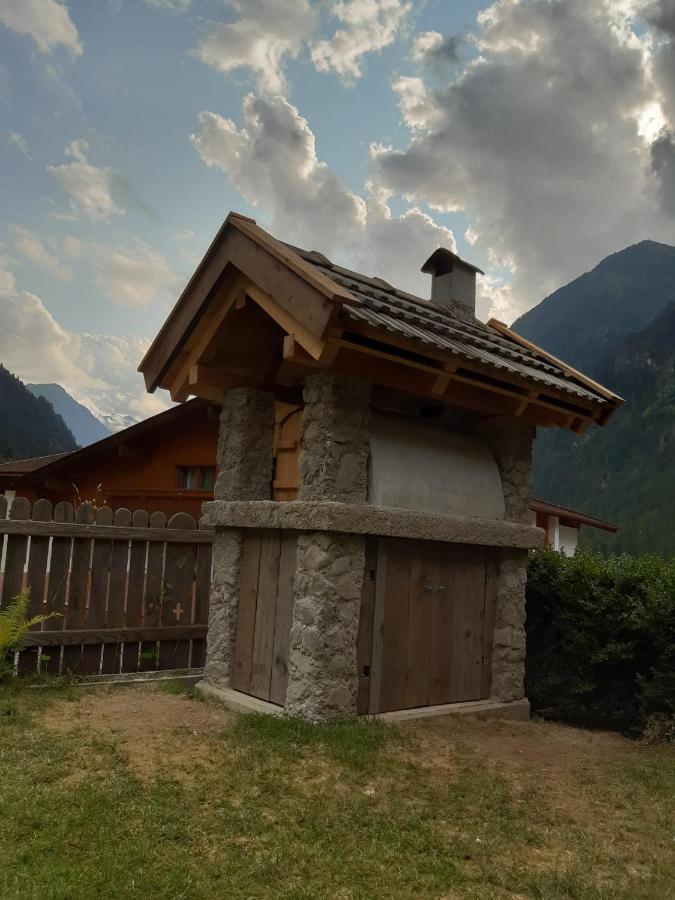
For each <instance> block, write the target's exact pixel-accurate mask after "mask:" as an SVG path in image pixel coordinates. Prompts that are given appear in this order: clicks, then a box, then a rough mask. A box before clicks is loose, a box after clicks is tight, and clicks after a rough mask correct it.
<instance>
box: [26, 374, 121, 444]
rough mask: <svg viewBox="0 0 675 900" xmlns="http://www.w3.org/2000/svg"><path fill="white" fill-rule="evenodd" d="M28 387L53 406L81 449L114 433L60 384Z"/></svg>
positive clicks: (52, 383) (31, 385)
mask: <svg viewBox="0 0 675 900" xmlns="http://www.w3.org/2000/svg"><path fill="white" fill-rule="evenodd" d="M26 387H27V388H28V390H29V391H31V393H33V394H35V396H41V397H44V398H45V399H46V400H48V401H49V402H50V403H51V404H52V406H53V407H54V409H55V411H56V412H57V413H58V414H59V415H60V416H61V418H62V419H63V420H64V422H65V423H66V425H67V426H68V428H69V429H70V430H71V432H72V433H73V435H74V436H75V440H76V441H77V443H78V444H79V445H80V446H81V447H86V446H87V445H88V444H93V443H94V442H95V441H100V440H102V439H103V438H106V437H109V436H110V435H111V434H112V431H111V430H110V429H108V428H106V426H105V425H104V424H103V423H102V422H101V421H100V419H97V418H96V416H95V415H94V414H93V413H92V412H91V411H90V410H88V409H87V407H86V406H83V405H82V404H81V403H78V402H77V400H75V399H74V398H73V397H71V395H70V394H69V393H68V392H67V391H66V390H65V388H63V387H62V386H61V385H60V384H55V383H54V382H51V383H48V384H27V385H26Z"/></svg>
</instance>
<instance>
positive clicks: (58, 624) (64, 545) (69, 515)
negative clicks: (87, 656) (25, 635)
mask: <svg viewBox="0 0 675 900" xmlns="http://www.w3.org/2000/svg"><path fill="white" fill-rule="evenodd" d="M73 519H74V512H73V507H72V504H71V503H68V502H67V501H65V500H62V501H60V502H59V503H57V504H56V506H55V507H54V521H55V522H59V523H63V524H70V523H71V522H72V521H73ZM71 550H72V540H71V539H70V538H63V537H54V538H52V553H51V558H50V560H49V577H48V579H47V602H46V609H45V612H46V613H52V612H56V613H58V614H59V615H58V616H57V617H55V618H54V619H50V620H49V622H45V623H44V625H43V626H42V628H43V630H45V629H49V630H50V631H57V630H59V629H61V628H64V627H65V611H66V608H65V603H66V597H67V596H68V577H69V573H70V557H71ZM40 669H41V671H42V670H44V671H46V672H48V673H49V674H50V675H58V674H59V672H60V671H61V648H60V647H49V648H47V649H45V650H43V652H42V660H41V661H40Z"/></svg>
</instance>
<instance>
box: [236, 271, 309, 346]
mask: <svg viewBox="0 0 675 900" xmlns="http://www.w3.org/2000/svg"><path fill="white" fill-rule="evenodd" d="M246 295H247V296H248V297H250V298H251V300H253V301H254V302H255V303H257V304H258V306H259V307H260V308H261V309H263V310H264V311H265V312H266V313H267V315H268V316H270V318H272V319H274V321H275V322H277V324H278V325H280V326H281V327H282V328H283V329H284V331H285V332H287V333H288V334H292V335H293V337H294V338H295V340H296V341H297V342H298V343H299V344H300V345H301V347H302V348H303V350H306V351H307V353H309V355H310V356H311V357H313V358H314V359H320V357H321V354H322V353H323V352H324V350H325V346H326V344H325V341H324V340H323V339H322V338H318V337H316V335H314V334H312V332H311V331H310V330H309V329H308V328H306V327H305V325H303V324H302V322H300V321H299V320H298V319H296V318H295V317H294V316H293V315H292V314H291V313H290V312H288V310H286V309H284V308H283V307H282V306H280V304H278V303H277V302H276V300H274V298H273V297H271V296H270V295H269V294H266V293H265V292H264V291H262V290H261V289H260V288H259V287H258V286H257V285H255V284H248V285H247V286H246Z"/></svg>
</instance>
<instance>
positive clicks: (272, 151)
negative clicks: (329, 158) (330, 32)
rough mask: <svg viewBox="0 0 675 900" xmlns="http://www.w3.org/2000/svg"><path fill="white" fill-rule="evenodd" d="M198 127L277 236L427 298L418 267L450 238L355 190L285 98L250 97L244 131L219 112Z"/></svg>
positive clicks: (410, 213)
mask: <svg viewBox="0 0 675 900" xmlns="http://www.w3.org/2000/svg"><path fill="white" fill-rule="evenodd" d="M199 123H200V126H201V127H200V130H199V132H197V133H195V134H193V135H191V140H192V143H193V144H194V147H195V149H196V150H197V152H198V153H199V155H200V157H201V159H202V160H203V161H204V162H205V163H206V165H208V166H213V167H215V168H217V169H220V170H221V171H222V172H224V173H225V174H226V175H227V176H228V178H229V179H230V181H231V183H232V185H233V186H234V187H235V188H236V189H237V190H238V191H239V193H240V194H241V195H242V196H243V197H244V198H246V200H248V202H249V203H251V204H252V205H254V206H260V207H261V210H262V214H263V217H264V221H265V224H266V225H268V226H269V227H270V228H271V229H272V230H273V232H274V233H275V234H277V235H279V236H281V237H282V238H283V239H285V240H288V241H290V242H295V243H298V244H300V245H303V246H305V247H308V248H312V249H316V250H321V251H322V252H323V253H325V254H327V255H328V256H332V257H333V258H334V259H335V260H336V261H338V262H343V263H344V264H347V265H349V264H351V265H354V266H355V267H357V268H360V269H361V270H362V271H365V272H368V273H370V274H372V275H376V274H377V275H381V276H383V277H385V278H388V279H389V280H391V281H392V282H393V283H395V284H396V285H397V286H400V287H403V288H406V289H408V290H412V291H417V292H420V291H421V292H423V294H425V295H428V290H429V286H428V278H426V277H425V276H423V275H421V274H420V273H419V272H418V270H419V267H420V266H421V264H422V263H423V262H424V260H425V259H426V257H427V256H428V255H429V253H430V252H431V251H432V250H434V249H435V248H436V247H438V246H441V245H444V246H449V247H454V238H453V235H452V233H451V232H450V231H449V230H448V229H447V228H443V227H442V226H440V225H438V224H437V223H436V222H434V221H433V220H432V219H431V218H430V217H429V216H428V215H425V214H424V213H423V212H422V211H421V210H420V209H418V208H417V207H414V206H413V207H411V208H410V209H408V210H407V211H406V212H405V213H404V214H403V215H401V216H394V215H392V214H391V211H390V209H389V206H388V205H387V198H386V194H385V193H382V192H378V191H376V190H369V191H368V192H367V194H366V196H365V197H362V196H360V195H359V194H357V193H355V192H354V191H351V190H349V188H348V187H347V186H346V185H345V184H344V182H343V181H341V180H340V179H339V178H338V177H337V175H335V173H333V172H332V171H331V170H330V169H329V168H328V166H327V165H326V163H324V162H323V161H321V160H320V159H319V158H318V157H317V154H316V146H315V139H314V134H313V132H312V130H311V129H310V127H309V124H308V123H307V121H306V120H305V119H304V118H303V117H302V116H301V115H300V113H299V112H298V110H297V109H296V108H295V107H294V106H293V105H292V104H290V103H289V102H288V101H287V100H285V99H284V98H282V97H275V98H272V99H270V98H261V97H256V96H254V95H253V94H249V95H248V96H247V97H246V98H245V100H244V105H243V124H242V126H241V128H238V127H237V125H236V124H235V123H234V122H233V121H232V120H230V119H226V118H224V117H223V116H220V115H218V114H216V113H213V112H202V113H201V114H200V116H199Z"/></svg>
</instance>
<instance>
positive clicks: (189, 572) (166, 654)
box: [159, 513, 197, 669]
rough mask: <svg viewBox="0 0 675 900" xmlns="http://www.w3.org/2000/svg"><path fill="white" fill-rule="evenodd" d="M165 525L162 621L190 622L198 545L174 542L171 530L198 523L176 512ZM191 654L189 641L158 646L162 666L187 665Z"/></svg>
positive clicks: (180, 623)
mask: <svg viewBox="0 0 675 900" xmlns="http://www.w3.org/2000/svg"><path fill="white" fill-rule="evenodd" d="M166 527H167V531H168V532H169V533H168V534H167V543H166V557H165V563H164V602H163V604H162V625H187V624H189V622H190V613H191V611H192V591H193V584H194V572H195V562H196V557H197V554H196V547H195V545H194V544H191V545H190V544H178V543H172V542H171V537H170V532H171V530H172V529H173V530H178V529H181V528H188V529H193V528H195V527H196V525H195V520H194V519H193V518H192V516H190V515H188V514H187V513H175V514H174V515H173V516H171V518H170V519H169V522H168V524H167V526H166ZM189 658H190V648H189V645H188V643H187V642H186V641H177V642H175V643H174V642H171V643H169V642H168V641H167V642H165V643H163V644H162V645H161V646H160V648H159V666H160V668H169V669H182V668H185V667H187V665H188V662H189Z"/></svg>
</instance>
